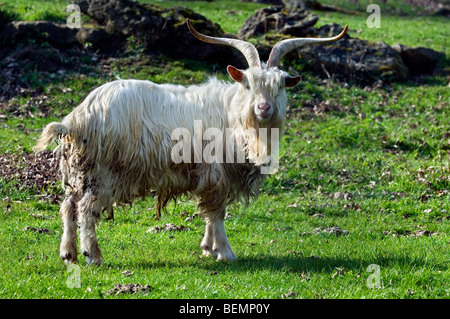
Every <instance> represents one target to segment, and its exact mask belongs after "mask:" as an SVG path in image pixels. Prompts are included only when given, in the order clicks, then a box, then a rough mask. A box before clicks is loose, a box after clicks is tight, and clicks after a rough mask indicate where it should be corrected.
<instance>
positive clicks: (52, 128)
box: [33, 122, 70, 152]
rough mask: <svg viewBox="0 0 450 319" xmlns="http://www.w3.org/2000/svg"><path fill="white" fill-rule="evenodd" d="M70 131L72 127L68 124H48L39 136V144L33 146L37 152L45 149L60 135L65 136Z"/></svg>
mask: <svg viewBox="0 0 450 319" xmlns="http://www.w3.org/2000/svg"><path fill="white" fill-rule="evenodd" d="M69 133H70V127H69V126H68V125H67V124H64V123H60V122H52V123H50V124H48V125H47V126H46V127H45V128H44V131H43V132H42V134H41V137H39V139H38V141H37V144H36V145H35V146H34V147H33V150H34V151H35V152H40V151H43V150H45V149H46V148H47V146H49V145H50V144H51V143H52V142H53V141H54V140H55V139H56V138H57V137H58V136H65V135H67V134H69Z"/></svg>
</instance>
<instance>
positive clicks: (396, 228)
mask: <svg viewBox="0 0 450 319" xmlns="http://www.w3.org/2000/svg"><path fill="white" fill-rule="evenodd" d="M147 2H153V3H158V4H164V6H171V5H174V4H179V5H184V6H189V7H191V8H193V9H194V10H195V11H197V12H199V13H201V14H204V15H205V16H207V17H208V18H210V19H211V20H213V21H215V22H218V23H219V24H220V25H221V26H222V28H223V29H224V30H225V31H226V32H232V33H236V32H237V31H238V30H239V28H240V26H241V25H242V23H243V22H244V21H245V19H246V18H247V17H248V16H250V15H251V14H252V13H253V11H254V10H256V9H257V8H260V7H262V6H261V5H258V4H251V3H247V4H245V5H243V4H240V3H239V5H237V3H238V2H237V1H214V2H211V3H209V2H208V3H207V2H204V1H198V2H196V1H179V2H176V1H165V2H160V1H147ZM323 2H324V3H330V4H331V3H334V4H336V5H342V6H344V7H345V8H346V9H352V10H356V9H361V8H362V9H361V10H360V14H359V15H347V14H343V13H332V12H327V13H323V12H315V13H316V14H317V15H319V17H320V20H319V25H321V24H326V23H330V22H336V23H339V24H341V25H345V24H349V26H350V28H351V30H352V31H351V35H352V36H359V37H362V38H364V39H369V40H373V41H379V40H383V41H385V42H387V43H389V44H391V45H392V44H394V43H402V44H406V45H410V46H428V47H431V48H433V49H435V50H439V51H445V53H446V55H447V57H448V54H449V42H448V41H449V40H448V39H449V36H450V34H449V31H448V27H447V26H448V20H445V18H442V17H434V16H429V15H421V14H418V13H420V12H421V11H420V10H419V9H417V8H415V7H411V6H408V5H406V4H404V3H403V1H388V4H389V7H386V15H382V27H381V28H380V29H368V28H367V27H366V25H365V21H366V16H367V13H365V9H364V6H363V5H364V3H365V2H367V3H369V1H365V2H364V1H360V2H359V3H360V4H359V6H360V8H358V7H357V6H356V5H352V4H350V2H349V1H340V2H339V1H337V2H336V1H323ZM66 4H67V2H66V1H62V0H61V1H21V0H15V1H10V0H5V1H4V4H3V5H2V6H3V8H6V10H8V12H9V13H10V14H11V15H12V16H14V17H16V18H17V19H26V20H33V19H48V20H53V21H61V20H63V21H64V19H65V17H66V16H67V13H65V12H64V9H65V5H66ZM396 4H398V6H399V7H400V8H402V10H403V12H405V15H403V16H401V17H400V16H398V15H396V11H395V8H396ZM232 11H233V12H232ZM382 14H383V6H382ZM84 19H85V20H84V21H87V18H84ZM124 61H125V62H124ZM121 63H122V64H121ZM164 63H165V65H161V63H160V64H158V65H155V66H154V67H151V66H150V67H149V66H146V67H145V68H140V67H136V66H133V65H131V66H130V67H126V68H125V67H123V66H124V65H126V59H124V60H123V61H122V62H117V64H112V70H111V73H110V74H106V73H92V74H91V73H89V74H87V75H81V74H67V75H65V76H64V77H56V78H55V79H53V80H51V81H42V80H41V79H40V78H33V77H30V81H33V79H34V81H35V85H36V87H39V89H40V90H42V92H43V93H42V94H43V95H45V96H46V97H47V98H46V99H45V100H44V103H45V105H46V108H47V109H50V110H51V112H46V113H45V115H43V114H42V112H41V111H40V110H41V109H40V106H39V104H37V103H35V104H33V103H32V104H31V105H30V103H29V102H30V100H31V95H30V96H21V97H17V98H16V101H15V102H14V103H13V104H14V105H16V107H17V110H18V111H20V112H18V114H19V115H17V114H16V113H14V112H12V110H9V111H5V109H3V108H1V107H0V115H3V116H0V153H1V154H2V155H5V154H9V155H11V156H13V157H14V158H16V161H15V162H14V165H16V166H17V167H19V168H20V167H22V166H24V165H25V162H24V160H23V159H22V157H23V154H28V153H30V152H31V148H32V146H33V145H34V143H35V140H36V138H37V137H38V135H39V133H40V132H41V130H42V127H43V126H44V125H45V124H46V123H49V122H50V121H53V120H56V119H58V118H62V117H63V116H64V115H65V114H68V113H69V112H70V111H71V110H72V109H73V108H74V107H75V106H76V105H77V104H78V103H80V102H81V101H82V100H83V99H84V97H86V95H87V94H88V93H89V92H90V91H91V90H92V89H93V88H95V87H97V86H98V85H100V84H101V83H105V82H107V81H109V80H112V79H114V77H115V76H120V77H121V78H131V77H133V78H141V79H150V80H152V81H155V82H158V83H162V82H176V83H181V84H190V83H192V82H201V81H204V80H206V78H207V76H208V75H209V74H210V73H212V67H211V66H210V65H207V64H203V63H199V62H193V61H172V60H170V59H167V60H164ZM293 67H295V66H293ZM205 70H206V71H205ZM208 70H211V71H208ZM447 70H448V66H447ZM224 72H225V70H222V71H219V74H218V76H219V77H221V78H223V79H226V78H227V77H226V75H225V73H224ZM294 72H295V71H294ZM297 72H299V73H300V72H301V71H300V70H297ZM30 74H33V72H32V71H30ZM302 77H303V82H302V83H301V84H300V85H299V86H298V87H296V88H295V89H293V90H290V91H289V92H288V95H289V98H290V106H289V114H288V120H287V127H286V132H285V134H284V136H283V138H282V148H281V153H280V172H279V173H277V174H276V175H271V176H270V178H268V179H267V180H266V182H265V184H264V186H263V188H262V193H261V195H260V197H259V198H258V200H256V201H255V202H253V203H251V204H250V205H249V206H248V207H247V208H244V207H243V206H241V205H240V204H236V205H234V206H230V207H229V209H228V213H229V214H230V215H231V216H230V217H229V218H228V219H227V220H226V222H225V226H226V229H227V234H228V238H229V240H230V244H231V246H232V248H233V250H234V252H235V253H236V255H237V258H238V261H236V262H232V263H230V262H218V261H216V260H214V259H212V258H206V257H202V253H201V249H200V241H201V239H202V236H203V233H204V222H203V221H202V220H199V219H198V218H194V219H192V220H190V221H185V219H186V217H188V216H190V215H192V214H193V213H194V212H195V202H194V201H192V200H188V199H185V200H183V201H181V202H178V203H177V205H176V206H175V205H174V203H171V204H169V206H168V209H167V213H165V214H163V215H162V218H161V219H160V220H159V221H156V220H155V219H154V217H155V211H154V205H155V200H154V199H153V198H147V199H145V200H138V201H136V202H135V203H134V205H133V206H132V207H131V208H129V207H126V208H124V209H118V210H117V212H116V214H115V220H114V221H102V222H101V223H100V224H99V226H98V228H97V229H98V231H97V234H98V238H99V245H100V247H101V248H102V251H103V255H104V258H105V261H104V263H103V264H102V266H100V267H95V266H88V265H87V264H86V263H85V258H84V257H83V256H80V257H79V259H80V262H79V264H77V266H76V267H79V268H76V269H75V270H74V271H71V272H69V271H68V269H67V267H66V266H65V265H64V263H63V262H62V261H61V259H60V258H59V241H60V236H61V234H62V228H61V226H62V225H61V222H60V218H59V216H58V210H59V202H58V201H56V202H55V201H54V200H52V198H54V197H55V196H59V197H62V189H61V187H60V186H59V184H57V185H53V186H52V185H50V186H48V187H47V188H46V189H44V190H42V189H33V188H30V187H27V184H24V185H18V184H17V183H18V180H15V179H14V178H12V179H11V178H9V179H6V178H4V177H2V176H0V187H1V188H0V256H1V257H0V273H1V274H2V275H1V276H0V298H12V299H19V298H155V299H157V298H200V299H203V298H205V299H213V298H236V299H241V298H308V299H314V298H326V299H335V298H433V299H448V298H449V297H450V269H449V262H450V252H449V244H450V237H449V232H450V204H449V200H450V166H449V158H450V155H449V154H450V110H449V100H450V99H449V98H450V94H449V86H448V85H449V84H448V83H449V78H448V76H447V77H445V76H442V75H441V76H434V77H429V78H424V79H422V80H421V81H415V82H407V83H396V84H392V85H390V86H385V87H373V88H363V87H358V86H356V85H355V86H344V85H342V84H341V83H337V82H330V81H322V80H320V79H318V78H317V77H315V76H314V75H312V74H309V73H302ZM68 88H69V89H68ZM0 94H1V93H0ZM41 98H42V95H41ZM42 99H43V98H42ZM316 99H320V100H322V101H324V103H325V104H324V105H331V106H332V107H329V108H321V107H319V108H316V109H315V110H313V109H312V108H311V107H303V105H304V104H303V103H304V102H305V101H307V100H316ZM321 105H322V104H321ZM0 165H4V164H3V163H0ZM169 223H173V224H175V225H178V226H179V225H183V226H185V227H187V230H185V231H180V232H169V231H161V232H157V233H155V232H151V231H150V232H149V231H148V230H149V229H151V228H152V227H155V226H162V225H164V224H169ZM332 227H339V229H340V230H342V231H343V233H340V232H339V229H337V228H332ZM329 228H332V229H334V230H335V232H326V231H323V230H326V229H329ZM336 230H338V232H336ZM370 265H376V266H370ZM369 266H370V267H369ZM372 267H375V268H372ZM373 269H377V270H376V271H374V270H373ZM125 271H129V273H131V275H126V274H127V273H125V274H124V272H125ZM75 275H76V276H77V277H76V278H77V280H78V281H77V283H79V284H80V285H79V287H74V286H73V281H71V280H73V279H74V276H75ZM129 283H132V284H140V285H142V286H145V285H150V286H151V287H152V288H153V289H150V290H147V291H145V292H136V293H133V294H132V293H125V294H118V295H116V294H114V293H109V291H111V290H112V289H113V288H114V286H115V284H129Z"/></svg>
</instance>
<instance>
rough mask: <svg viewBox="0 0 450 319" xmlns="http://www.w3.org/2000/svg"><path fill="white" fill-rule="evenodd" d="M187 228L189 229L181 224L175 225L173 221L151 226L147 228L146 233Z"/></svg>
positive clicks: (185, 229)
mask: <svg viewBox="0 0 450 319" xmlns="http://www.w3.org/2000/svg"><path fill="white" fill-rule="evenodd" d="M187 230H190V229H189V228H188V227H186V226H183V225H180V226H177V225H175V224H173V223H169V224H165V225H162V226H155V227H152V228H150V229H149V230H147V233H159V232H161V231H171V232H173V231H178V232H179V231H187Z"/></svg>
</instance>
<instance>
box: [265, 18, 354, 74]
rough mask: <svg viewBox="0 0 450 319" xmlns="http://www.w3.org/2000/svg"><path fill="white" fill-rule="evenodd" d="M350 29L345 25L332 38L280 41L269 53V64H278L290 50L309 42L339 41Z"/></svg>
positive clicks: (270, 65) (269, 65)
mask: <svg viewBox="0 0 450 319" xmlns="http://www.w3.org/2000/svg"><path fill="white" fill-rule="evenodd" d="M347 30H348V25H346V26H345V27H344V30H342V32H341V33H340V34H338V35H337V36H334V37H331V38H296V39H286V40H283V41H280V42H278V43H277V44H276V45H275V46H274V47H273V49H272V51H271V52H270V55H269V60H267V66H268V67H273V66H278V64H279V63H280V61H281V59H282V58H283V57H284V56H285V55H286V54H287V53H289V52H290V51H292V50H294V49H296V48H298V47H301V46H302V45H304V44H308V43H322V42H332V41H337V40H339V39H340V38H342V37H343V36H344V35H345V33H346V32H347Z"/></svg>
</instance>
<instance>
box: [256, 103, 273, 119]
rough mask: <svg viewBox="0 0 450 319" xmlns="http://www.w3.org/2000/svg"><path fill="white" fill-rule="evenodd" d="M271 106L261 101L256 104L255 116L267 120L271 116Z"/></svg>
mask: <svg viewBox="0 0 450 319" xmlns="http://www.w3.org/2000/svg"><path fill="white" fill-rule="evenodd" d="M272 114H273V107H272V106H271V105H270V104H269V103H267V102H263V103H260V104H259V105H258V109H257V110H256V116H257V118H258V119H259V120H261V121H267V120H269V119H270V118H271V117H272Z"/></svg>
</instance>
